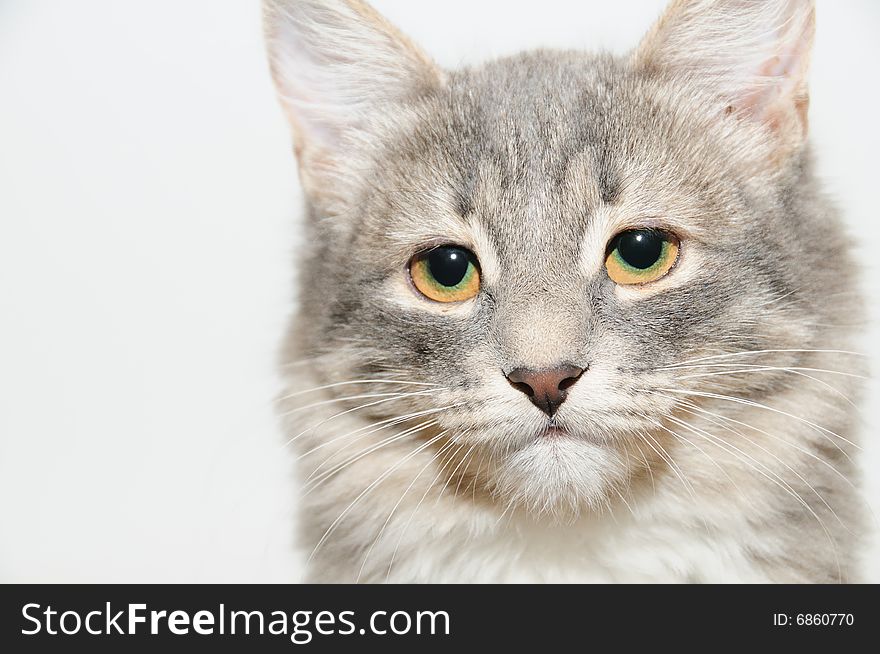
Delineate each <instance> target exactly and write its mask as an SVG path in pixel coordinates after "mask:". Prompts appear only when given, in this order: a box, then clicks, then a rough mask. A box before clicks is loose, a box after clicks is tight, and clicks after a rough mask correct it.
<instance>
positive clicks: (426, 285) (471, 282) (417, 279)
mask: <svg viewBox="0 0 880 654" xmlns="http://www.w3.org/2000/svg"><path fill="white" fill-rule="evenodd" d="M409 274H410V277H411V278H412V282H413V285H414V286H415V287H416V289H418V291H419V293H421V294H422V295H424V296H425V297H427V298H429V299H431V300H434V301H435V302H463V301H464V300H469V299H471V298H472V297H474V296H475V295H476V294H477V293H478V292H479V290H480V272H479V270H478V269H477V266H476V257H474V255H473V254H472V253H471V252H469V251H468V250H465V249H464V248H459V247H455V246H452V245H446V246H443V247H439V248H434V249H433V250H429V251H427V252H423V253H421V254H417V255H416V256H414V257H413V258H412V259H411V260H410V264H409Z"/></svg>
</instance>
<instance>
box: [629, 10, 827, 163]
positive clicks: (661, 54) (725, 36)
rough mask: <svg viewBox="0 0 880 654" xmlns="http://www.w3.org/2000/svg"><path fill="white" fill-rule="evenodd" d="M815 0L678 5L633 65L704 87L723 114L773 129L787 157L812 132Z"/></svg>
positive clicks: (650, 36) (643, 45)
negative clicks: (809, 115)
mask: <svg viewBox="0 0 880 654" xmlns="http://www.w3.org/2000/svg"><path fill="white" fill-rule="evenodd" d="M814 33H815V6H814V2H813V0H673V2H672V4H671V5H670V6H669V8H668V9H667V10H666V13H665V14H664V15H663V16H662V17H661V18H660V20H659V21H658V22H657V23H656V24H655V25H654V27H653V28H652V29H651V31H650V32H649V33H648V35H647V36H646V37H645V38H644V40H643V41H642V43H641V45H639V47H638V48H637V50H636V52H635V54H634V59H635V63H636V65H637V66H639V67H642V68H646V69H653V70H666V71H669V72H671V73H672V74H681V75H684V76H687V78H688V79H689V80H693V81H695V82H696V83H698V84H703V85H705V87H706V88H707V90H709V91H710V92H712V93H714V94H715V95H716V96H717V97H718V99H719V111H720V112H721V113H722V114H723V115H736V116H741V117H746V118H750V119H753V120H756V121H759V122H761V123H763V124H765V125H767V126H768V127H769V128H770V129H771V130H772V132H773V133H775V135H776V136H777V137H778V138H779V139H780V145H781V146H782V147H784V148H785V149H786V150H790V149H791V148H793V147H797V146H798V145H800V144H801V143H802V142H803V140H804V139H805V137H806V133H807V109H808V106H809V95H808V90H807V69H808V67H809V60H810V51H811V48H812V45H813V36H814Z"/></svg>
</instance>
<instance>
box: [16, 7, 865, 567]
mask: <svg viewBox="0 0 880 654" xmlns="http://www.w3.org/2000/svg"><path fill="white" fill-rule="evenodd" d="M374 4H375V5H376V6H377V8H379V9H380V10H381V11H382V12H384V13H385V14H386V15H387V16H389V17H390V18H391V19H392V20H393V21H394V22H396V23H397V24H398V25H399V26H401V27H402V28H403V29H404V31H406V32H408V33H409V34H410V35H412V36H413V37H414V38H415V39H416V40H417V41H418V42H420V43H422V44H423V45H424V46H425V47H426V49H427V50H428V51H429V52H430V53H432V54H433V55H434V56H435V58H436V59H437V60H438V61H439V62H440V63H442V64H444V65H447V66H455V65H458V64H461V63H463V62H470V61H479V60H482V59H485V58H487V57H490V56H494V55H500V54H506V53H511V52H514V51H516V50H519V49H522V48H526V47H538V46H550V47H572V48H586V49H595V48H599V47H605V48H610V49H612V50H616V51H621V52H622V51H623V50H624V49H626V48H628V47H630V46H632V45H635V43H636V42H637V40H638V38H639V37H640V35H641V34H642V33H643V32H644V30H646V29H647V27H648V25H649V24H650V23H651V21H652V20H653V18H654V17H655V16H656V15H657V14H658V12H659V11H660V9H661V7H662V6H663V4H664V2H663V0H641V1H638V2H636V1H626V2H607V1H605V0H595V1H592V2H585V1H578V2H574V1H562V0H540V1H539V2H538V1H535V0H529V1H528V2H519V1H517V2H514V1H511V0H507V1H504V2H502V1H493V2H489V1H483V2H481V1H476V0H444V1H443V2H439V1H432V2H427V1H425V2H412V1H411V0H410V1H409V2H405V1H404V0H375V3H374ZM878 29H880V3H877V2H873V1H871V0H862V1H856V0H851V1H847V2H834V3H831V2H830V1H829V0H820V2H819V31H818V41H817V47H816V52H815V59H814V66H813V83H812V90H813V103H812V109H811V118H812V134H813V139H814V143H815V144H816V147H817V149H818V151H819V153H820V157H821V158H820V170H821V173H822V176H823V177H824V179H825V180H826V182H827V189H828V191H829V192H830V193H831V194H832V195H833V196H834V197H835V198H836V199H837V200H838V202H839V203H840V205H841V206H842V207H843V208H844V209H845V211H846V216H847V219H848V221H849V223H850V225H851V233H852V235H853V238H854V239H855V240H856V241H859V242H863V243H864V249H863V252H864V255H863V258H862V259H861V261H862V262H863V263H864V266H865V279H866V286H867V288H868V290H869V292H870V294H871V295H870V297H871V307H872V311H873V316H872V322H871V325H872V327H871V330H872V332H873V333H872V334H871V338H870V339H869V341H868V343H867V344H866V346H865V348H866V349H867V351H870V352H872V353H873V355H874V358H875V359H878V357H877V356H876V355H877V354H878V353H880V346H878V339H877V336H878V335H880V333H878V330H877V328H876V327H874V325H877V324H880V323H878V321H877V318H878V315H877V308H876V307H877V306H878V300H880V272H878V271H880V266H878V260H880V257H878V256H877V248H878V245H880V231H878V230H877V227H878V219H877V216H876V213H875V203H876V193H877V177H876V175H877V168H876V158H877V154H878V152H880V142H878V141H880V139H878V130H877V126H876V122H875V121H876V120H877V118H876V116H877V107H878V106H880V102H878V101H880V96H878V92H877V85H876V66H877V63H878V61H880V57H878V54H880V45H878V44H880V39H878ZM299 202H300V199H299V196H298V189H297V185H296V174H295V168H294V163H293V160H292V156H291V154H290V148H289V145H288V134H287V129H286V125H285V124H284V123H283V120H282V118H281V114H280V111H279V109H278V107H277V104H276V101H275V98H274V95H273V90H272V88H271V84H270V81H269V77H268V74H267V70H266V65H265V63H264V53H263V46H262V42H261V33H260V16H259V7H258V5H257V4H256V2H253V1H245V0H226V1H220V0H151V1H150V2H124V1H120V0H78V1H77V2H63V1H62V0H58V1H56V2H46V1H39V0H0V580H2V581H125V582H136V581H141V582H145V581H146V582H151V581H177V582H187V581H295V580H297V579H298V578H299V572H298V563H297V559H296V557H295V556H294V555H293V553H292V546H291V541H292V534H293V524H292V518H291V515H292V512H293V509H294V506H293V505H294V499H293V498H294V491H293V489H292V485H291V480H290V475H289V470H290V468H291V465H290V460H289V455H287V454H286V453H285V452H282V451H281V449H280V444H281V442H282V439H281V434H280V431H279V428H278V426H277V424H276V421H275V417H274V415H273V412H272V398H273V396H274V395H275V393H276V392H277V390H278V388H277V381H276V378H275V358H276V352H277V348H278V343H279V341H280V339H281V335H282V330H283V327H284V323H285V319H286V317H287V315H288V313H289V311H290V310H291V297H292V271H293V265H292V263H293V261H294V260H295V259H296V256H297V249H296V242H297V236H298V233H299V230H298V218H297V212H298V207H299ZM878 398H880V395H878V393H877V391H876V387H874V390H873V391H872V398H871V399H872V402H871V404H870V405H869V407H874V406H877V405H878ZM865 416H866V425H865V437H864V441H865V443H866V448H867V453H866V456H865V462H866V468H867V469H868V477H869V479H868V488H867V494H868V497H869V498H870V499H871V500H872V502H874V504H875V506H877V504H878V502H877V501H876V500H877V499H878V496H880V492H878V483H877V478H878V477H880V475H878V473H877V471H878V470H880V457H878V451H880V448H878V443H877V442H876V436H877V426H878V424H880V421H878V419H877V417H875V416H874V415H873V411H872V410H871V409H869V410H867V411H866V412H865ZM878 508H880V507H878ZM877 552H878V550H877V548H874V549H873V550H872V552H871V553H870V554H869V559H870V569H871V571H872V572H871V575H872V579H874V580H878V579H880V574H878V572H880V554H878V553H877Z"/></svg>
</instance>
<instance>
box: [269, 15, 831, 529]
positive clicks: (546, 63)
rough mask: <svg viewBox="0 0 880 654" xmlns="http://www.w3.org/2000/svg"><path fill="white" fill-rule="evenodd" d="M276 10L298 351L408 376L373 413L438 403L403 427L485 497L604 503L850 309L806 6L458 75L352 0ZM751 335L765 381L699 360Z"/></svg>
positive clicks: (414, 410) (707, 19) (770, 384)
mask: <svg viewBox="0 0 880 654" xmlns="http://www.w3.org/2000/svg"><path fill="white" fill-rule="evenodd" d="M266 24H267V32H268V41H269V48H270V60H271V67H272V72H273V75H274V79H275V81H276V83H277V87H278V90H279V95H280V97H281V100H282V105H283V107H284V110H285V112H286V115H287V116H288V118H289V121H290V124H291V126H292V129H293V135H294V143H295V151H296V155H297V158H298V162H299V173H300V178H301V181H302V185H303V188H304V189H305V192H306V199H307V214H308V218H307V224H308V225H307V227H308V234H309V236H308V241H309V243H308V246H307V250H306V251H305V252H303V253H302V256H301V257H300V258H301V259H302V260H303V271H302V273H301V280H302V288H301V300H300V301H301V308H300V320H299V321H298V322H297V325H296V328H295V332H296V333H295V339H296V341H297V343H298V346H299V347H298V352H299V355H300V356H305V357H316V358H315V359H314V363H312V364H310V365H311V367H312V369H313V377H316V378H317V379H319V380H320V381H322V382H325V383H328V384H329V383H336V382H345V381H354V380H359V379H374V380H375V379H385V380H388V381H389V383H391V382H394V381H397V382H400V383H401V384H402V385H401V386H400V388H399V389H397V390H399V391H400V392H401V396H400V398H399V402H397V403H395V402H390V403H388V404H385V405H380V406H378V407H374V408H373V409H371V410H372V411H378V410H382V411H380V412H379V414H380V415H383V414H384V415H386V416H394V415H396V414H400V415H402V414H405V413H406V414H407V415H412V416H414V417H419V418H420V419H421V420H425V419H426V418H425V416H428V417H429V418H430V422H431V423H432V424H431V427H432V428H433V431H428V432H421V431H415V432H413V433H412V434H411V436H410V438H411V439H412V443H413V444H414V446H415V445H416V444H418V443H423V442H426V439H427V436H426V433H428V434H431V433H434V434H436V433H442V434H444V435H445V436H444V439H445V440H440V441H438V443H447V444H449V442H450V441H451V442H452V443H453V444H454V446H455V447H457V448H458V449H457V450H455V451H456V452H458V453H459V454H462V453H468V454H470V455H471V456H473V457H475V458H476V457H479V458H480V460H481V463H484V464H485V465H481V466H480V470H479V472H475V469H476V468H477V466H474V467H473V468H471V469H470V470H471V472H470V474H475V475H478V476H479V477H480V483H481V484H482V486H483V487H484V488H486V489H487V491H488V493H489V495H490V496H491V497H493V498H496V499H501V500H502V501H504V502H510V503H516V504H518V505H522V506H525V507H528V508H529V509H531V510H534V511H536V512H544V511H549V512H555V511H565V510H568V509H573V510H575V511H577V510H580V509H581V508H583V507H589V506H598V505H600V504H602V503H603V502H604V501H605V499H606V498H607V497H608V496H609V494H611V493H613V492H614V490H615V489H616V488H618V487H619V486H621V485H623V484H625V483H626V481H627V480H628V479H630V478H632V477H633V476H636V475H639V474H642V473H644V472H645V469H650V468H651V467H652V466H655V465H658V466H663V465H667V463H668V461H667V460H666V456H664V452H665V447H664V446H665V445H668V444H669V443H671V442H673V440H672V439H673V438H674V436H675V434H674V433H673V432H675V431H676V429H678V430H679V431H680V428H676V427H674V426H672V423H670V422H668V420H669V419H670V417H674V416H675V415H681V414H680V412H681V411H682V410H688V409H687V406H688V405H689V404H690V403H698V402H699V400H700V398H701V397H702V395H697V394H696V393H700V394H706V393H715V394H722V393H724V394H728V395H730V394H735V395H736V396H737V397H741V398H748V397H750V394H755V393H759V392H762V393H763V392H767V391H768V389H774V388H783V387H786V386H787V385H790V384H792V383H797V380H796V379H795V380H794V381H793V380H792V379H791V375H789V376H784V375H781V374H780V375H776V374H774V372H773V370H772V369H773V368H774V367H780V368H781V367H786V366H792V365H794V363H793V362H795V361H797V360H798V356H799V355H798V354H797V353H795V352H794V351H795V350H803V349H806V348H811V347H812V348H815V347H819V346H820V345H821V343H822V342H823V339H824V338H826V334H824V333H823V332H822V329H821V327H819V326H818V325H821V324H823V323H833V322H834V314H835V313H836V312H839V311H841V310H842V309H841V307H842V306H843V305H841V303H840V302H838V301H836V300H835V299H834V298H836V297H843V293H844V292H845V291H846V290H847V286H848V267H847V264H846V261H845V260H846V255H845V244H844V243H843V241H842V238H841V236H840V234H839V233H838V229H837V226H836V223H835V221H834V220H833V218H832V217H830V216H829V210H828V208H827V206H826V205H825V204H824V202H823V201H822V200H821V198H820V197H819V196H818V194H817V192H816V191H815V184H814V182H813V181H812V177H811V171H810V163H809V156H808V149H807V147H806V136H807V106H808V94H807V83H806V75H807V67H808V62H809V54H810V47H811V43H812V39H813V31H814V9H813V3H812V2H806V1H801V0H767V1H764V2H756V1H750V0H676V1H675V2H673V3H672V4H671V6H670V7H669V8H668V10H667V12H666V13H665V15H663V16H662V17H661V18H660V20H659V21H658V22H657V23H656V24H655V25H654V27H653V29H651V31H650V32H649V33H648V34H647V36H646V37H645V38H644V40H643V41H642V42H641V44H640V45H638V47H636V48H635V49H634V50H633V51H632V52H631V53H629V54H628V55H626V56H624V57H612V56H608V55H600V56H592V55H587V54H583V53H580V52H552V51H540V52H533V53H527V54H522V55H519V56H515V57H510V58H505V59H500V60H497V61H492V62H490V63H487V64H485V65H482V66H478V67H474V68H469V69H465V70H459V71H445V70H442V69H440V68H439V67H438V66H436V65H435V64H434V63H432V61H431V60H430V58H429V57H428V56H427V55H426V54H425V53H423V52H422V51H421V50H420V49H419V48H418V47H417V46H416V45H414V44H413V43H412V42H410V41H409V40H408V39H407V38H406V37H404V36H403V35H402V34H400V33H399V32H398V31H397V30H396V29H395V28H394V27H392V26H391V25H389V24H388V23H387V22H386V21H385V20H384V19H383V18H382V17H381V16H379V15H378V14H377V13H376V12H375V11H374V10H373V9H371V8H370V7H369V6H368V5H367V4H365V3H364V2H361V1H359V0H270V1H268V2H267V3H266ZM743 351H757V352H764V354H763V355H762V356H761V357H757V358H750V359H748V364H747V365H753V366H756V367H766V368H768V370H767V371H766V374H764V375H742V376H737V375H735V374H732V375H725V376H719V375H713V376H708V375H702V377H704V378H701V373H704V372H706V371H712V372H718V370H719V368H717V367H715V366H716V364H718V365H722V366H723V365H729V364H730V363H731V362H733V363H738V362H739V361H742V360H739V361H738V360H736V359H733V360H726V359H715V358H713V357H716V356H717V355H720V354H724V353H739V352H743ZM684 366H689V367H684ZM403 384H410V385H403ZM412 385H415V386H412ZM420 385H422V386H420ZM392 388H393V384H392ZM414 389H415V390H414ZM294 390H296V389H294ZM406 391H411V392H409V393H405V392H406ZM391 407H393V408H391ZM683 407H684V408H683ZM677 412H679V413H677ZM414 419H415V418H414ZM684 435H685V436H686V434H684ZM449 451H452V449H450V450H449ZM462 456H463V454H462Z"/></svg>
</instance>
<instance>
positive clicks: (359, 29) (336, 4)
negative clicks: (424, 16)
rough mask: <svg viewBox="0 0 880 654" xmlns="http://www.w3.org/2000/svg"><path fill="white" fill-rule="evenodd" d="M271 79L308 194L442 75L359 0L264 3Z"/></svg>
mask: <svg viewBox="0 0 880 654" xmlns="http://www.w3.org/2000/svg"><path fill="white" fill-rule="evenodd" d="M264 21H265V26H266V38H267V42H268V49H269V59H270V64H271V70H272V75H273V77H274V79H275V84H276V87H277V89H278V94H279V96H280V98H281V103H282V106H283V108H284V110H285V113H286V114H287V117H288V120H289V121H290V124H291V127H292V129H293V135H294V146H295V151H296V155H297V158H298V160H299V168H300V177H301V179H302V182H303V186H304V188H305V190H306V192H307V193H309V194H311V195H315V194H318V195H320V194H321V193H325V192H327V189H328V186H332V185H334V182H335V181H336V180H335V179H334V178H336V177H338V176H339V170H340V168H341V167H342V166H341V165H342V164H343V163H344V162H345V161H346V160H347V159H348V158H351V157H353V156H354V154H355V153H353V152H352V151H351V150H350V148H349V147H348V144H350V143H351V142H352V141H353V140H355V139H356V137H357V136H358V133H359V132H362V131H363V130H365V128H366V126H367V125H368V124H369V122H370V120H371V118H375V117H377V116H383V115H385V114H387V112H388V111H389V109H390V108H391V107H390V106H389V105H392V104H393V103H403V102H406V101H407V100H408V99H411V98H414V97H418V96H419V95H422V94H425V93H427V92H429V91H430V89H431V88H435V87H436V86H437V85H438V84H440V83H441V77H442V75H441V72H440V70H439V69H438V68H437V67H436V66H435V65H434V64H433V63H431V61H430V60H429V59H428V57H427V56H425V55H424V54H423V53H422V52H421V51H420V50H419V49H418V48H416V46H415V45H413V44H412V43H411V42H410V41H409V40H408V39H407V38H406V37H404V36H403V35H402V34H401V33H400V32H398V31H397V30H396V29H395V28H394V27H393V26H392V25H391V24H389V23H388V22H387V21H386V20H385V19H384V18H383V17H382V16H380V15H379V14H378V13H376V11H375V10H373V9H372V8H371V7H370V6H369V5H367V4H366V3H365V2H362V1H361V0H264Z"/></svg>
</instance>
